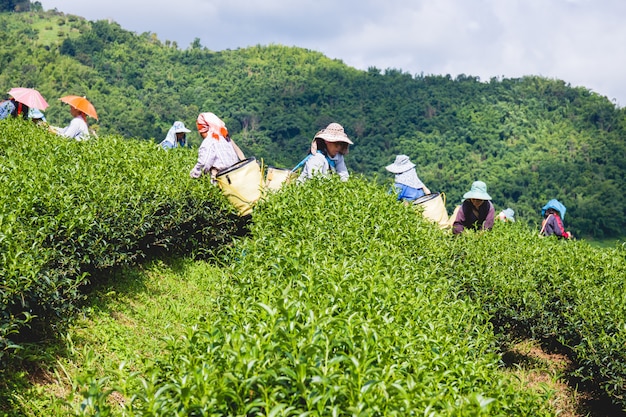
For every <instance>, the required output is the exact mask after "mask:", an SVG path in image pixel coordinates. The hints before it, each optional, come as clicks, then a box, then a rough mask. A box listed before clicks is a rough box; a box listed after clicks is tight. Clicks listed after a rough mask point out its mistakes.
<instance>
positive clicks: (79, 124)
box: [51, 106, 89, 140]
mask: <svg viewBox="0 0 626 417" xmlns="http://www.w3.org/2000/svg"><path fill="white" fill-rule="evenodd" d="M70 114H71V115H72V116H73V117H74V118H73V119H72V121H71V122H70V124H69V125H67V126H65V127H64V128H59V127H52V128H51V129H52V130H53V131H54V132H55V133H56V134H58V135H61V136H65V137H67V138H71V139H76V140H87V139H89V126H87V115H85V113H83V112H82V111H80V110H78V109H77V108H75V107H73V106H70Z"/></svg>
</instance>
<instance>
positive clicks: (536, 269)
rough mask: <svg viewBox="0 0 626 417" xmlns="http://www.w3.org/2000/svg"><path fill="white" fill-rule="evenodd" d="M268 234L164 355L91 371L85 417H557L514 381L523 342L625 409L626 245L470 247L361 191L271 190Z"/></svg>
mask: <svg viewBox="0 0 626 417" xmlns="http://www.w3.org/2000/svg"><path fill="white" fill-rule="evenodd" d="M251 232H252V233H251V235H249V236H247V237H246V238H244V239H242V240H240V241H237V242H235V245H234V246H232V247H231V248H230V250H229V251H227V252H226V253H224V255H223V256H222V257H220V258H219V259H218V260H217V261H218V265H219V266H220V268H221V270H222V271H223V272H222V274H218V275H221V276H224V278H222V279H216V278H214V279H216V282H215V283H214V284H207V289H206V291H207V296H210V297H211V300H212V302H211V307H210V308H208V309H207V311H206V313H205V314H204V315H203V316H202V317H201V318H200V320H191V321H189V322H187V325H188V331H186V332H183V334H180V333H178V332H174V333H172V334H171V335H170V336H169V337H167V339H166V348H165V353H164V354H163V355H159V356H158V357H155V358H143V361H142V360H140V359H139V358H133V359H130V363H132V364H134V365H133V366H132V367H131V369H125V368H124V367H123V366H122V367H121V368H119V367H118V366H113V367H112V368H111V369H108V370H106V372H105V375H106V376H105V377H101V376H100V377H98V376H97V375H95V374H94V372H92V371H90V370H86V371H85V372H84V376H83V377H81V378H79V379H80V381H81V384H77V385H80V387H81V388H80V390H78V389H77V393H78V392H79V395H78V397H79V398H80V399H81V400H80V401H79V402H78V403H76V402H74V404H75V405H76V411H77V413H78V414H80V415H92V414H94V413H96V412H98V413H102V414H101V415H118V414H119V413H121V411H120V409H121V408H123V409H124V415H128V416H143V415H302V414H303V413H305V414H307V415H375V416H377V415H381V416H382V415H442V416H443V415H445V416H454V415H544V414H545V415H551V413H550V412H549V411H547V409H544V407H545V404H544V403H543V402H542V400H541V399H539V398H538V397H535V396H533V395H532V394H530V393H529V392H527V391H524V390H520V389H519V387H517V386H516V385H515V384H512V382H511V381H510V380H508V379H507V378H506V377H505V376H503V374H501V373H498V372H497V371H498V370H500V369H501V364H500V362H499V359H498V358H499V355H498V353H499V348H504V347H505V346H506V344H507V343H508V341H509V340H515V339H516V338H518V337H534V338H536V339H537V340H540V341H542V342H543V343H545V347H546V348H547V349H557V350H560V351H562V352H564V353H567V354H568V355H569V356H570V358H571V359H572V360H573V361H574V363H575V364H576V365H575V366H574V368H575V369H576V371H575V373H576V375H577V376H578V377H579V378H581V379H582V380H583V381H586V382H587V383H589V384H591V386H592V387H598V388H601V389H602V390H603V392H604V393H605V394H606V395H607V396H609V398H611V400H612V401H613V402H615V403H616V404H619V405H620V406H621V407H622V408H624V407H626V404H625V403H624V401H623V398H624V394H625V392H624V389H625V385H624V378H625V377H626V358H625V357H624V354H623V349H622V347H623V345H624V343H625V342H626V327H625V323H626V310H625V307H624V305H625V304H624V291H623V286H622V279H623V276H624V274H625V273H626V257H625V256H624V255H625V251H624V248H616V249H611V250H597V249H593V248H591V247H589V246H588V245H587V244H586V243H585V242H575V241H565V240H558V239H556V238H541V237H539V236H538V235H537V233H536V231H535V230H529V229H528V228H527V227H526V226H525V225H523V224H520V223H514V224H511V223H498V224H496V226H495V227H494V229H493V230H492V231H490V232H466V233H465V234H463V235H461V236H457V237H455V236H452V235H450V234H449V233H446V232H444V231H441V230H439V229H438V228H436V227H435V226H434V225H432V224H428V223H426V222H425V221H424V220H423V219H422V218H421V217H420V216H419V214H418V213H416V212H415V211H414V209H413V208H410V207H405V206H403V205H401V204H397V203H396V202H395V201H394V199H393V197H391V196H390V195H388V194H387V193H386V191H385V189H384V188H383V187H380V186H378V185H375V184H374V183H373V182H370V181H365V180H363V179H357V178H353V179H351V180H350V181H349V182H348V183H341V182H339V181H335V180H320V181H317V180H312V181H310V182H307V183H305V184H303V185H292V186H289V187H287V188H286V189H284V190H282V191H280V192H278V193H276V194H270V195H269V196H268V197H267V199H266V200H265V201H264V202H263V203H262V204H261V205H260V206H257V207H256V209H255V212H254V214H253V225H252V230H251ZM204 268H205V273H204V274H205V275H206V276H207V277H209V276H213V277H215V276H216V274H215V273H214V272H213V270H214V269H215V265H213V264H206V265H205V266H204ZM213 285H215V286H218V288H219V290H217V291H216V290H215V289H214V288H213ZM120 325H123V324H122V323H120ZM140 362H141V364H142V365H141V366H140V367H141V369H140V370H138V369H137V363H140ZM111 393H115V395H116V396H117V398H123V400H121V401H119V402H120V405H113V404H112V403H111V400H110V398H109V395H110V394H111ZM78 404H80V406H78Z"/></svg>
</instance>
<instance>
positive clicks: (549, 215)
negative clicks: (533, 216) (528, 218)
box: [539, 214, 552, 235]
mask: <svg viewBox="0 0 626 417" xmlns="http://www.w3.org/2000/svg"><path fill="white" fill-rule="evenodd" d="M550 217H552V214H548V217H546V218H545V219H543V221H542V222H541V230H540V231H539V235H543V232H545V230H546V224H548V219H550Z"/></svg>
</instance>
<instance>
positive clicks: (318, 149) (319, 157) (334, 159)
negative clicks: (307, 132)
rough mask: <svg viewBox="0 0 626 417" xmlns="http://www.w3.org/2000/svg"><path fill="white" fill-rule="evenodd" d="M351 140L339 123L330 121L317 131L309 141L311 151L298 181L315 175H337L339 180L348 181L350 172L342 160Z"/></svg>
mask: <svg viewBox="0 0 626 417" xmlns="http://www.w3.org/2000/svg"><path fill="white" fill-rule="evenodd" d="M350 145H352V141H351V140H350V139H349V138H348V135H346V133H345V132H344V130H343V126H341V125H340V124H339V123H331V124H329V125H328V126H326V128H325V129H322V130H320V131H319V132H317V134H316V135H315V137H314V138H313V143H311V153H310V154H309V156H308V157H307V158H306V160H305V164H304V167H303V168H302V173H301V174H300V176H299V177H298V182H304V181H306V180H307V179H309V178H312V177H314V176H315V175H324V176H327V175H330V174H332V173H335V174H337V175H339V178H340V179H341V181H348V177H349V176H350V174H349V173H348V168H347V167H346V162H345V161H344V155H346V154H347V153H348V147H349V146H350Z"/></svg>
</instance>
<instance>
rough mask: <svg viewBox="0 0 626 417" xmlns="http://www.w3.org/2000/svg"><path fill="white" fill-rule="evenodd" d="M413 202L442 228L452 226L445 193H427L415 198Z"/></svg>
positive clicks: (424, 214)
mask: <svg viewBox="0 0 626 417" xmlns="http://www.w3.org/2000/svg"><path fill="white" fill-rule="evenodd" d="M413 204H414V205H416V206H419V207H421V208H422V209H423V212H422V215H423V216H424V217H425V218H427V219H428V220H431V221H433V222H434V223H437V224H438V225H439V227H440V228H441V229H445V228H448V227H450V220H449V218H448V211H447V210H446V200H445V194H444V193H432V194H426V195H423V196H421V197H419V198H416V199H415V200H413Z"/></svg>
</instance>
